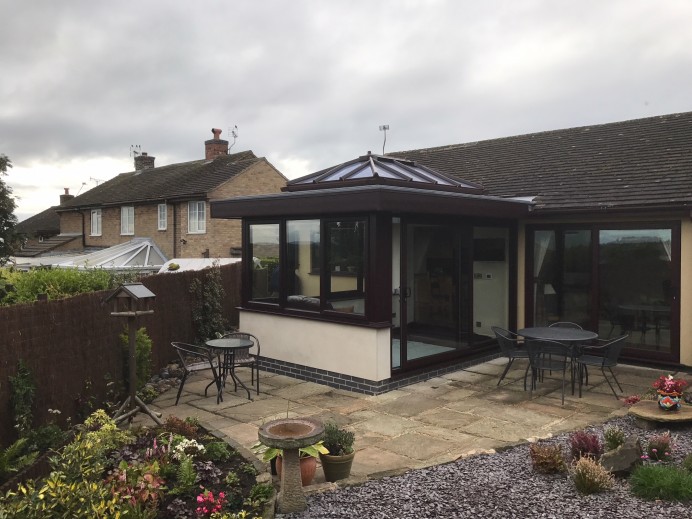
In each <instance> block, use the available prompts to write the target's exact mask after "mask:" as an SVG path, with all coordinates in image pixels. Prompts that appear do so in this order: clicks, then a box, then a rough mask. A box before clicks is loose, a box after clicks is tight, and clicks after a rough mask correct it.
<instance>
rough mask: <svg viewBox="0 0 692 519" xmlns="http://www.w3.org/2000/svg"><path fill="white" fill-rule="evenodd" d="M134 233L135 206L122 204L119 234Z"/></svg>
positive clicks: (130, 234)
mask: <svg viewBox="0 0 692 519" xmlns="http://www.w3.org/2000/svg"><path fill="white" fill-rule="evenodd" d="M134 233H135V208H134V206H131V205H124V206H122V207H121V208H120V234H121V236H132V235H133V234H134Z"/></svg>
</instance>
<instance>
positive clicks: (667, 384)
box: [653, 375, 687, 411]
mask: <svg viewBox="0 0 692 519" xmlns="http://www.w3.org/2000/svg"><path fill="white" fill-rule="evenodd" d="M685 386H687V382H686V381H684V380H682V379H680V378H673V375H668V376H665V375H661V376H660V377H659V378H658V379H657V380H656V381H655V382H654V383H653V387H654V389H656V392H657V393H658V406H659V407H660V408H661V409H663V410H665V411H677V410H678V409H680V405H681V404H680V402H681V400H682V393H683V389H684V388H685Z"/></svg>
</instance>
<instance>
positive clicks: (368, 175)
mask: <svg viewBox="0 0 692 519" xmlns="http://www.w3.org/2000/svg"><path fill="white" fill-rule="evenodd" d="M361 185H390V186H399V187H413V188H416V189H433V190H437V191H456V192H463V193H474V194H482V193H483V192H484V190H483V187H482V186H480V185H479V184H474V183H473V182H466V181H464V180H460V179H458V178H454V177H452V176H448V175H444V174H442V173H440V172H438V171H435V170H433V169H431V168H429V167H427V166H423V165H422V164H419V163H416V162H414V161H412V160H407V159H403V158H400V157H388V156H386V155H373V154H371V153H370V152H368V154H367V155H363V156H361V157H358V158H357V159H354V160H350V161H348V162H344V163H342V164H339V165H337V166H334V167H331V168H328V169H324V170H322V171H318V172H317V173H312V174H310V175H306V176H304V177H300V178H297V179H295V180H291V181H290V182H288V184H287V186H286V187H285V188H284V191H304V190H307V189H334V188H340V187H353V186H361Z"/></svg>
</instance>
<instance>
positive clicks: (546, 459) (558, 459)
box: [529, 443, 567, 474]
mask: <svg viewBox="0 0 692 519" xmlns="http://www.w3.org/2000/svg"><path fill="white" fill-rule="evenodd" d="M529 453H530V455H531V463H532V464H533V469H534V470H535V471H536V472H541V473H543V474H557V473H560V472H565V471H566V470H567V465H566V463H565V458H564V457H563V455H562V449H561V448H560V446H559V445H550V444H542V443H532V444H531V445H530V446H529Z"/></svg>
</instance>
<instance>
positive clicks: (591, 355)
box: [575, 335, 628, 398]
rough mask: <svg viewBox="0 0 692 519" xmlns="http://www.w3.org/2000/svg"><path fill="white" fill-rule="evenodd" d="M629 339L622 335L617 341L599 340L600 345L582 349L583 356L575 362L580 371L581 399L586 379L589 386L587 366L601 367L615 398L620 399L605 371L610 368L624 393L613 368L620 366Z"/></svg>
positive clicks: (611, 373)
mask: <svg viewBox="0 0 692 519" xmlns="http://www.w3.org/2000/svg"><path fill="white" fill-rule="evenodd" d="M627 337H628V335H621V336H620V337H616V338H615V339H608V340H601V339H599V340H598V342H599V344H598V345H594V346H585V347H583V348H582V353H581V355H579V356H578V357H577V358H576V359H575V362H576V363H577V366H578V370H579V397H580V398H581V386H582V381H583V380H584V379H586V385H587V386H588V385H589V372H588V371H587V366H599V367H600V368H601V373H603V378H605V380H606V382H608V385H609V386H610V390H611V391H612V392H613V394H614V395H615V398H619V397H618V394H617V393H616V392H615V388H614V387H613V384H611V382H610V380H608V377H607V376H606V372H605V370H606V368H608V371H610V375H611V376H612V377H613V380H614V381H615V383H616V384H617V386H618V389H620V393H622V386H620V382H618V379H617V377H616V376H615V373H613V369H612V368H614V367H615V366H617V364H618V359H619V358H620V352H622V348H623V346H624V345H625V339H627Z"/></svg>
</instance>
